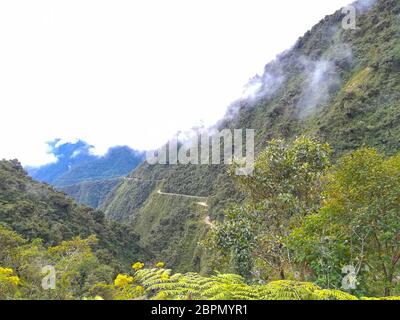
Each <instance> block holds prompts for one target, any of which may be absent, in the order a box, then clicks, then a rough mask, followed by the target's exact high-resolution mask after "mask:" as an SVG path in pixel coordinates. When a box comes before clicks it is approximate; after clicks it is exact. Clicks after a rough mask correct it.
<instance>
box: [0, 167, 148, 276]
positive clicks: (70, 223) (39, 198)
mask: <svg viewBox="0 0 400 320" xmlns="http://www.w3.org/2000/svg"><path fill="white" fill-rule="evenodd" d="M0 225H3V226H7V227H9V228H11V229H12V230H14V231H16V232H18V233H20V234H22V235H23V236H24V237H25V238H27V239H28V240H33V239H36V238H40V239H42V241H43V243H44V244H45V245H49V246H53V245H57V244H59V243H61V242H62V241H65V240H70V239H72V238H74V237H76V236H80V237H82V238H87V237H89V236H91V235H95V236H96V237H97V238H98V244H97V245H96V246H95V252H96V254H97V255H98V256H99V258H100V257H101V260H102V261H103V262H105V263H107V264H109V265H110V266H112V267H114V268H116V269H119V268H121V267H122V266H123V265H127V264H129V262H130V261H132V260H135V259H140V258H144V257H145V256H144V252H143V250H142V249H141V248H140V247H139V246H138V244H137V243H138V241H139V237H138V236H137V235H136V234H135V233H134V232H133V231H132V229H131V228H130V227H128V226H123V225H120V224H118V223H115V222H112V221H107V220H106V219H105V217H104V214H103V213H102V212H101V211H98V210H94V209H91V208H88V207H84V206H80V205H77V204H76V203H75V202H74V201H73V200H72V199H69V198H67V197H65V195H64V194H63V193H61V192H57V191H55V190H54V189H53V188H52V187H50V186H48V185H45V184H42V183H39V182H35V181H33V180H32V179H31V178H30V177H28V176H27V174H26V172H25V171H24V170H23V168H22V167H21V165H20V164H19V162H18V161H16V160H14V161H0Z"/></svg>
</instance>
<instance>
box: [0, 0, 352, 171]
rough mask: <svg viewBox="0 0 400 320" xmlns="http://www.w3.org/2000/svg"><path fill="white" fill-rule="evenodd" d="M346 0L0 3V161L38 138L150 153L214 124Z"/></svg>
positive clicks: (27, 159)
mask: <svg viewBox="0 0 400 320" xmlns="http://www.w3.org/2000/svg"><path fill="white" fill-rule="evenodd" d="M346 4H347V0H330V1H320V0H308V1H307V0H304V1H295V0H279V1H265V0H240V1H235V0H219V1H211V0H203V1H188V0H169V1H163V0H158V1H156V0H149V1H122V0H120V1H104V0H90V1H89V0H70V1H60V0H48V1H43V0H37V1H29V0H20V1H1V2H0V43H1V50H0V70H1V71H0V110H1V116H2V117H1V124H0V137H1V138H0V139H1V140H0V158H1V157H5V158H15V157H17V158H19V159H20V160H21V161H22V162H23V163H24V164H29V165H36V164H39V163H43V162H46V161H51V160H52V158H51V156H49V155H47V154H46V150H47V149H46V148H47V147H46V144H45V142H46V141H49V140H53V139H54V138H62V139H63V140H67V141H68V140H73V139H77V138H80V139H83V140H85V141H87V142H88V143H90V144H93V145H94V146H95V147H96V153H102V152H105V151H106V150H107V148H108V147H110V146H113V145H124V144H127V145H130V146H131V147H133V148H138V149H148V148H155V147H157V146H159V145H160V144H162V143H163V142H164V141H165V140H166V139H168V138H169V137H170V136H172V135H173V134H174V133H175V132H176V131H177V130H179V129H182V130H185V129H188V128H190V127H192V126H194V125H196V124H199V123H200V122H202V123H205V124H212V123H214V122H215V121H217V120H218V119H220V118H221V117H222V116H223V114H224V113H225V111H226V107H227V106H228V104H229V103H230V102H231V101H232V100H234V99H235V98H237V97H239V96H240V95H241V93H242V89H243V88H242V87H243V85H244V84H245V83H246V82H247V80H248V79H249V78H251V77H252V76H253V75H254V74H256V73H258V72H261V70H262V68H263V67H264V65H265V64H266V63H267V62H268V61H269V60H271V59H273V58H274V56H275V55H276V54H278V53H279V52H281V51H283V50H284V49H286V48H288V47H289V46H290V45H292V44H293V43H294V42H295V41H296V39H297V38H298V37H299V36H301V35H302V34H303V33H304V32H305V31H307V30H308V29H310V28H311V27H312V26H313V25H314V24H315V23H317V22H318V21H319V20H320V19H321V18H323V17H324V16H325V15H326V14H330V13H333V12H334V11H335V10H336V9H339V8H340V7H341V6H343V5H346Z"/></svg>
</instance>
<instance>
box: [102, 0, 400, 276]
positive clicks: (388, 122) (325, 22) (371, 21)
mask: <svg viewBox="0 0 400 320" xmlns="http://www.w3.org/2000/svg"><path fill="white" fill-rule="evenodd" d="M354 5H355V6H356V8H357V28H356V29H354V30H352V29H344V28H343V27H342V21H343V19H344V17H345V14H344V13H343V12H342V11H341V10H338V11H337V12H335V13H333V14H332V15H329V16H326V17H325V18H324V19H322V20H321V21H320V22H319V23H318V24H317V25H315V26H314V27H313V28H312V29H311V30H309V31H307V32H306V33H305V34H304V36H303V37H301V38H299V39H298V41H297V42H296V43H295V44H294V46H293V47H292V48H291V49H290V50H287V51H285V52H283V53H282V54H281V55H279V56H278V57H277V59H276V60H275V61H273V62H271V63H269V64H267V65H266V66H265V68H264V73H263V74H261V75H257V76H255V77H254V78H253V79H252V80H251V81H250V82H249V84H248V86H247V90H246V91H245V93H244V95H243V98H242V99H239V100H237V101H235V102H233V103H232V104H231V106H230V107H229V108H228V111H227V113H226V116H225V118H224V119H222V120H221V121H220V122H219V123H218V124H217V126H216V129H224V128H231V129H238V128H249V129H250V128H251V129H254V130H255V149H256V150H255V151H256V154H259V152H261V151H262V150H263V149H264V148H265V146H266V144H267V143H268V141H270V140H271V139H273V138H280V139H285V140H287V141H292V140H293V139H295V138H296V137H297V136H300V135H308V136H312V137H318V139H319V140H320V141H323V142H328V143H329V144H330V145H331V146H332V148H333V149H334V151H335V157H338V156H340V155H342V154H345V153H347V152H350V151H352V150H355V149H357V148H359V147H361V146H370V147H374V148H377V149H378V150H380V151H384V152H387V153H388V154H393V153H395V152H396V151H397V150H399V149H400V143H399V141H400V108H399V101H400V72H399V71H400V23H399V15H400V7H399V5H400V4H399V1H395V0H381V1H358V2H356V3H355V4H354ZM226 172H227V167H226V166H224V165H214V166H212V165H210V166H206V165H201V166H199V165H173V166H168V165H154V166H151V165H149V164H147V163H143V164H142V165H140V166H139V167H138V168H136V169H135V170H134V171H133V172H132V173H131V174H130V175H129V177H130V179H129V180H124V181H121V183H120V184H119V185H118V186H117V187H116V188H115V189H114V190H113V191H112V192H111V194H110V196H109V197H108V199H106V201H105V202H104V204H103V205H102V208H103V210H104V211H105V212H106V215H107V217H108V218H110V219H115V220H118V221H124V222H126V223H132V226H133V227H134V229H135V230H136V232H137V233H138V234H140V235H141V243H142V245H144V246H145V247H146V248H149V249H151V250H152V251H153V252H154V253H155V254H156V255H157V256H159V257H160V258H161V257H168V262H169V263H170V264H171V265H173V266H174V267H175V268H176V269H177V270H179V271H188V270H196V271H204V272H206V271H207V270H209V269H208V268H210V266H209V262H210V259H211V260H212V258H210V257H209V256H207V254H206V253H205V252H204V251H202V250H201V248H200V247H199V246H198V241H200V240H201V239H202V237H203V235H204V234H205V232H206V231H205V228H207V226H205V225H204V224H202V223H201V221H203V220H204V216H205V215H207V214H208V215H209V216H210V217H211V219H212V220H214V219H216V220H218V219H220V218H221V215H222V212H223V210H224V209H226V208H227V207H229V204H231V203H233V202H240V201H241V199H243V195H242V194H241V192H240V190H237V189H236V187H235V184H234V182H233V178H232V177H229V176H228V175H227V173H226ZM160 190H161V191H162V193H159V191H160ZM168 194H169V196H168ZM177 195H190V196H193V197H202V198H201V199H203V200H202V201H204V199H207V204H208V207H207V208H204V207H201V206H199V205H196V200H195V199H196V198H194V199H193V198H187V197H185V196H181V197H179V196H177ZM197 201H200V200H197Z"/></svg>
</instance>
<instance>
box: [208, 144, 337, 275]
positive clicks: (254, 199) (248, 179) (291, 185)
mask: <svg viewBox="0 0 400 320" xmlns="http://www.w3.org/2000/svg"><path fill="white" fill-rule="evenodd" d="M330 152H331V151H330V148H329V146H328V145H327V144H321V143H319V142H318V141H316V140H314V139H310V138H306V137H300V138H298V139H296V140H295V141H294V142H293V143H291V144H289V145H287V144H286V143H285V142H284V141H281V140H272V141H271V142H269V143H268V146H267V148H266V149H265V151H263V152H262V153H261V154H260V156H259V157H258V159H257V161H256V163H255V169H254V174H253V175H252V176H239V177H237V178H236V179H237V181H238V184H239V186H240V187H241V189H242V190H243V191H244V192H245V194H246V195H247V199H246V201H245V203H244V204H240V205H235V206H233V207H232V208H231V209H229V210H227V211H226V212H225V219H224V221H223V223H217V224H216V226H215V228H214V230H213V231H212V232H213V234H212V239H213V241H212V243H214V245H215V247H216V248H218V249H219V250H221V251H224V252H229V253H230V255H231V257H232V259H233V263H234V265H235V269H236V270H235V271H236V272H238V273H240V274H241V275H243V276H246V277H249V276H250V274H251V272H252V269H253V267H254V266H256V267H257V269H258V270H259V271H260V272H261V273H264V274H266V275H268V276H269V277H272V278H280V279H285V278H286V277H287V274H286V272H288V271H289V272H292V271H293V267H292V252H291V251H290V250H289V248H288V247H287V245H286V243H285V241H286V238H287V237H288V235H289V234H290V232H291V230H292V229H293V228H294V227H296V226H298V225H299V224H300V223H301V221H302V220H303V219H304V218H305V217H306V216H307V215H309V214H312V213H315V212H316V211H317V210H318V209H319V207H320V204H321V195H320V189H321V177H322V176H323V174H324V171H325V170H326V168H327V167H328V166H329V164H330V161H329V156H330ZM233 169H234V168H233ZM258 273H259V272H257V274H258Z"/></svg>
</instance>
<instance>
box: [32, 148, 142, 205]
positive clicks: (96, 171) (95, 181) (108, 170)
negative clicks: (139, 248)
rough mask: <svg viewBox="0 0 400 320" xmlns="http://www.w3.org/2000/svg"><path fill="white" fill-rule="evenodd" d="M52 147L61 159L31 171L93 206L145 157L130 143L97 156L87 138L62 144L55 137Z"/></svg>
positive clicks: (33, 175)
mask: <svg viewBox="0 0 400 320" xmlns="http://www.w3.org/2000/svg"><path fill="white" fill-rule="evenodd" d="M49 146H50V150H51V153H52V154H53V155H54V156H55V157H56V158H57V161H56V162H55V163H50V164H47V165H44V166H42V167H39V168H27V170H28V172H29V174H30V175H31V176H32V178H33V179H35V180H38V181H42V182H46V183H49V184H51V185H53V186H55V187H57V188H58V189H59V190H62V191H64V192H66V193H67V194H68V195H70V196H72V197H73V198H74V199H75V200H76V201H78V202H79V203H82V204H86V205H88V206H91V207H93V208H97V207H98V206H99V205H100V204H101V203H102V202H103V201H104V199H105V198H106V196H107V195H108V193H109V192H110V191H111V190H112V189H113V188H114V187H115V185H116V184H117V183H118V182H119V181H120V178H121V177H123V176H126V175H127V174H128V173H129V172H131V171H132V170H133V169H134V168H135V167H136V166H137V165H138V164H140V163H141V162H142V161H143V160H144V152H139V151H135V150H132V149H131V148H129V147H126V146H118V147H113V148H110V149H109V150H108V152H107V153H106V154H105V155H104V156H95V155H93V154H92V153H91V149H92V146H90V145H89V144H87V143H86V142H84V141H78V142H76V143H62V144H61V143H60V141H59V140H55V141H53V142H51V143H49Z"/></svg>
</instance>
